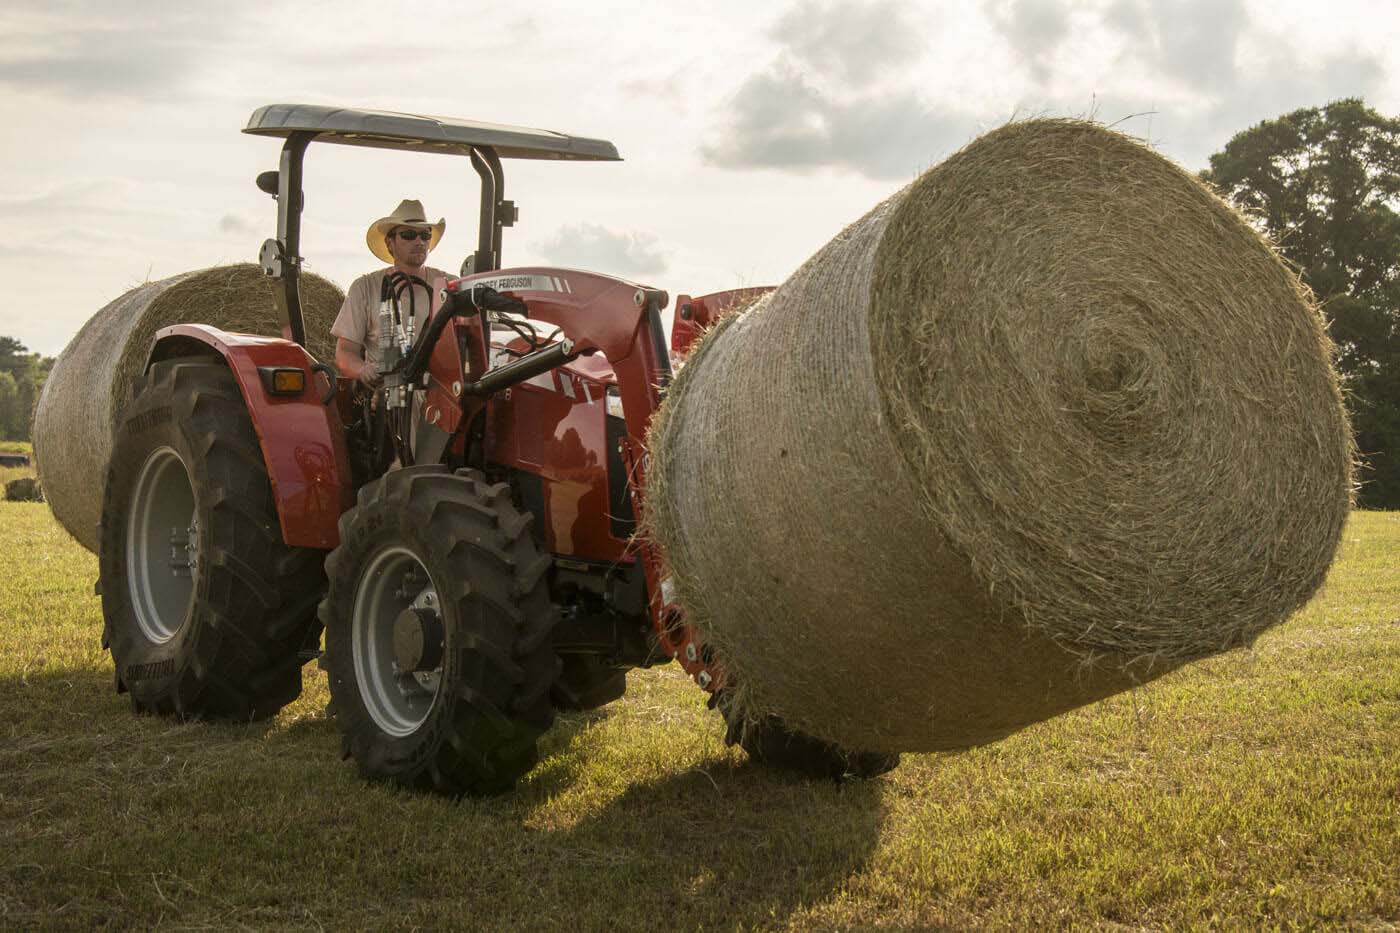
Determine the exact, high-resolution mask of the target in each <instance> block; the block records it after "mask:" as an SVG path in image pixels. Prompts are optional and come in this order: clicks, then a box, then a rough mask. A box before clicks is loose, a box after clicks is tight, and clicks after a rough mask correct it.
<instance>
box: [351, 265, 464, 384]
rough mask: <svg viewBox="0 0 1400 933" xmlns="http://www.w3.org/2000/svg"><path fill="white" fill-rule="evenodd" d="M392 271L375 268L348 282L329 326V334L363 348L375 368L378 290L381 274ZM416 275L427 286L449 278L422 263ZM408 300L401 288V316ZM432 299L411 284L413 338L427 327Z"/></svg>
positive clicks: (377, 352)
mask: <svg viewBox="0 0 1400 933" xmlns="http://www.w3.org/2000/svg"><path fill="white" fill-rule="evenodd" d="M392 271H393V270H392V269H391V268H385V269H379V270H377V271H375V272H371V273H369V274H367V275H362V276H360V277H359V278H358V279H356V280H355V281H353V282H351V283H350V288H349V290H348V291H346V293H345V303H344V304H342V305H341V306H340V313H339V314H337V315H336V316H335V323H334V324H332V325H331V333H332V334H334V335H335V336H337V337H344V338H345V339H346V340H350V341H353V342H355V343H358V344H360V345H361V346H362V347H364V348H365V359H367V360H372V361H373V362H374V365H375V366H376V367H378V366H379V290H380V289H381V288H383V287H384V276H385V275H387V274H388V273H390V272H392ZM418 277H419V278H420V279H422V280H423V281H425V282H427V283H428V284H429V285H432V283H433V282H434V281H436V280H437V279H447V278H452V276H451V275H449V274H448V273H446V272H443V271H442V270H441V269H434V268H432V267H431V266H425V267H424V268H423V273H422V274H421V275H420V276H418ZM409 301H410V299H409V290H408V289H404V290H403V292H402V293H401V294H400V295H399V310H400V312H401V313H402V314H403V315H404V316H405V317H407V315H408V311H409ZM432 301H433V296H432V295H431V294H429V293H428V292H427V291H425V290H424V289H423V287H422V286H421V285H414V286H413V299H412V305H413V333H414V335H415V337H416V335H418V334H421V333H423V328H424V327H425V326H427V323H428V312H429V310H431V303H432Z"/></svg>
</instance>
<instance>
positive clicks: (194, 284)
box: [34, 263, 344, 551]
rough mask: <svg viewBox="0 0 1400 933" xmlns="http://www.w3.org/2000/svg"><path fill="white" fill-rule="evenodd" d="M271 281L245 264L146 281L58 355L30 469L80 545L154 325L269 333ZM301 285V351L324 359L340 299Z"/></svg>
mask: <svg viewBox="0 0 1400 933" xmlns="http://www.w3.org/2000/svg"><path fill="white" fill-rule="evenodd" d="M275 284H276V283H274V282H273V280H271V279H268V278H266V277H264V276H263V274H262V272H261V271H260V270H259V268H258V267H257V266H256V265H254V264H252V263H240V264H238V265H231V266H216V267H214V268H212V269H203V270H200V271H197V272H185V273H182V274H180V275H175V276H171V277H170V278H168V279H162V280H160V281H159V282H147V283H146V284H144V285H140V286H138V287H136V288H133V289H132V290H131V291H129V292H127V293H126V294H124V295H122V296H121V297H120V298H118V299H117V300H115V301H113V302H112V303H111V304H108V305H107V306H106V307H104V308H103V309H102V310H100V311H98V312H97V313H96V314H95V315H93V316H92V318H91V319H90V320H89V321H88V322H87V323H86V324H84V325H83V327H82V329H81V330H79V331H78V333H77V336H75V337H74V338H73V339H72V340H71V341H70V342H69V343H68V346H67V347H65V348H64V350H63V352H62V353H61V354H59V357H58V360H57V361H56V362H55V363H54V367H53V371H52V372H51V373H50V374H49V378H48V380H47V381H46V382H45V383H44V390H43V392H42V393H41V395H40V396H39V404H38V406H37V408H36V410H35V413H34V459H35V466H36V469H37V471H38V473H39V479H40V482H41V483H42V485H43V487H44V492H45V495H46V496H47V497H48V501H49V506H50V508H52V509H53V513H54V516H55V517H56V518H57V519H58V521H59V523H60V524H62V525H63V527H64V528H66V529H67V530H68V533H69V534H71V535H72V536H73V537H74V538H76V539H78V541H79V542H80V543H81V544H82V545H83V546H84V547H86V548H87V549H88V550H90V551H96V550H97V540H98V539H97V522H98V519H99V518H100V512H101V509H102V484H103V481H104V478H105V476H106V473H107V458H108V457H109V456H110V454H111V451H112V439H113V435H114V433H115V431H116V427H117V424H118V418H119V417H120V414H121V412H122V410H123V409H125V407H126V406H127V404H128V403H129V402H130V401H131V398H132V395H133V394H134V392H135V390H136V387H137V386H138V385H139V383H140V381H141V378H142V375H143V372H144V367H145V363H146V357H147V355H148V353H149V352H150V348H151V342H152V340H153V339H154V337H155V334H156V331H158V330H160V329H161V328H163V327H169V326H170V325H172V324H182V323H203V324H212V325H213V326H215V327H218V328H220V329H221V330H225V331H230V332H238V333H250V334H263V335H268V336H278V335H280V334H281V325H280V324H279V323H278V320H277V306H276V304H275V301H274V297H273V288H274V286H275ZM301 284H302V288H301V296H302V313H303V315H304V317H305V319H306V333H307V341H308V344H309V346H308V349H309V350H310V351H311V354H312V355H313V356H315V357H316V358H317V359H320V360H330V359H333V358H334V355H335V342H334V338H332V337H331V333H330V327H331V323H332V322H333V321H334V320H335V315H336V313H337V312H338V311H339V310H340V304H341V301H342V300H343V299H344V295H343V293H342V292H341V291H340V289H338V288H337V287H336V286H335V285H333V284H331V283H330V282H328V281H326V280H325V279H323V278H320V277H319V276H315V275H307V274H303V276H302V281H301Z"/></svg>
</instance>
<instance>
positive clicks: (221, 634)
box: [98, 357, 325, 722]
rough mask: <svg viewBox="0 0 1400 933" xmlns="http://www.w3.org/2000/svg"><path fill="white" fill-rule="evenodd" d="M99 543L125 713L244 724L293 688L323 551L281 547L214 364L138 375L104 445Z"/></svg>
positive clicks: (253, 451) (174, 364) (234, 392)
mask: <svg viewBox="0 0 1400 933" xmlns="http://www.w3.org/2000/svg"><path fill="white" fill-rule="evenodd" d="M99 538H100V541H101V550H100V553H99V557H98V567H99V575H100V576H99V587H100V590H101V593H102V615H103V634H102V645H103V647H104V648H108V649H110V651H111V652H112V661H113V663H114V665H115V668H116V685H117V691H118V692H119V693H120V692H127V693H129V694H130V695H131V702H132V706H133V708H134V709H135V710H136V712H138V713H157V714H167V715H175V716H180V717H184V718H198V719H211V720H220V721H237V722H247V721H251V720H258V719H266V718H267V717H269V716H272V715H273V714H275V713H276V712H277V711H278V710H280V709H281V708H282V707H283V706H285V705H287V704H288V703H290V702H291V701H292V700H294V699H296V698H297V697H298V696H299V695H300V694H301V666H302V664H303V663H304V661H303V659H302V656H301V653H302V652H303V651H308V652H309V650H310V649H312V648H314V647H315V645H316V642H317V640H318V639H319V636H320V623H319V622H318V621H317V619H316V604H317V602H318V601H319V600H320V598H321V593H322V592H323V590H324V587H325V577H324V576H323V574H322V570H321V561H322V557H323V552H321V551H318V550H313V549H309V548H295V547H288V546H287V545H285V544H284V543H283V542H282V532H281V527H280V525H279V523H278V519H277V509H276V505H275V504H274V501H273V498H272V486H271V483H270V482H269V480H268V475H267V468H266V466H265V465H264V463H263V456H262V451H261V449H260V447H259V445H258V436H257V433H256V432H255V431H254V429H253V424H252V421H251V420H250V419H249V417H248V410H247V406H246V404H245V403H244V400H243V394H242V392H241V391H240V390H239V388H238V384H237V383H236V382H235V381H234V377H233V374H232V373H231V372H229V370H228V368H227V367H226V366H225V365H224V363H223V361H222V360H217V359H213V358H210V357H192V358H182V359H174V360H167V361H163V362H159V363H156V364H154V365H153V366H152V367H151V370H150V373H149V374H148V376H147V379H146V384H145V386H144V388H142V389H141V390H140V391H139V392H138V393H137V395H136V398H135V399H134V400H133V401H132V403H131V405H130V406H129V407H128V408H127V410H126V412H125V413H124V416H123V420H122V424H121V427H120V428H119V429H118V431H117V436H116V439H115V441H114V443H113V447H112V459H111V464H110V466H109V467H108V472H107V483H106V487H105V489H104V491H103V502H102V525H101V528H100V529H99Z"/></svg>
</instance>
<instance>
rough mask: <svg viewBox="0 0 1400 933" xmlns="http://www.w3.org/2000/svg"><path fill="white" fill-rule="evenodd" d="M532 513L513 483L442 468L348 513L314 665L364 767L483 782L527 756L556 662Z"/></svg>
mask: <svg viewBox="0 0 1400 933" xmlns="http://www.w3.org/2000/svg"><path fill="white" fill-rule="evenodd" d="M532 523H533V519H532V517H531V516H530V515H529V514H528V513H521V512H520V511H518V510H517V509H516V508H515V506H514V505H513V504H512V502H511V494H510V488H509V486H507V485H505V484H498V485H492V484H490V483H488V482H486V480H485V479H484V478H483V477H482V476H481V474H479V473H477V472H475V471H471V470H460V471H458V472H456V473H452V472H449V471H448V470H447V468H446V467H442V466H436V465H434V466H417V467H409V468H407V469H402V470H394V471H392V472H390V473H388V474H386V475H384V476H382V477H380V478H379V479H376V480H374V481H372V482H370V483H368V484H367V485H365V486H364V487H363V488H362V489H361V490H360V492H359V497H358V503H357V504H356V506H355V507H354V508H353V509H351V510H350V511H349V512H347V513H345V515H343V516H342V517H341V521H340V547H338V548H337V549H336V550H335V551H333V552H332V553H331V556H330V557H329V558H328V559H327V561H326V567H327V574H328V575H329V578H330V586H329V589H328V591H327V594H326V598H325V600H324V601H323V602H322V604H321V619H322V621H323V622H324V623H325V626H326V653H325V657H324V659H323V661H322V666H323V667H325V669H326V671H327V672H328V673H329V675H330V689H331V702H332V704H333V706H334V708H335V710H336V716H337V723H338V725H339V727H340V731H341V735H342V751H343V753H344V756H345V757H347V758H354V759H355V762H356V763H357V764H358V765H359V769H360V773H361V774H362V775H363V776H364V777H366V778H368V779H371V780H377V781H389V782H393V783H396V784H399V785H402V786H404V787H408V788H412V789H416V790H431V791H436V792H438V793H444V794H449V795H461V794H471V795H486V794H493V793H501V792H504V791H507V790H509V789H510V788H512V787H513V786H514V785H515V782H516V781H517V780H518V779H519V778H520V777H521V776H523V775H524V774H525V773H526V772H528V771H529V770H530V769H531V768H533V767H534V765H535V762H536V760H537V751H536V741H537V739H538V738H539V736H540V735H541V734H542V733H543V732H544V731H545V730H547V729H548V728H549V727H550V725H552V723H553V721H554V710H553V707H552V706H551V705H550V688H551V687H552V686H553V684H554V681H555V678H556V677H557V676H558V674H559V659H558V657H557V656H556V655H555V653H554V648H553V643H552V641H551V637H552V635H553V629H554V625H555V622H556V621H557V618H558V614H557V611H556V610H555V608H554V606H553V604H552V603H551V602H550V600H549V594H548V591H547V589H546V581H545V575H546V571H547V570H548V569H549V567H550V558H549V557H548V555H544V554H541V553H540V551H539V549H538V547H537V546H536V543H535V540H534V538H533V537H532V534H531V526H532Z"/></svg>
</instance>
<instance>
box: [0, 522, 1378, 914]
mask: <svg viewBox="0 0 1400 933" xmlns="http://www.w3.org/2000/svg"><path fill="white" fill-rule="evenodd" d="M0 538H2V539H3V540H4V542H5V544H4V547H3V548H0V580H2V581H3V583H0V709H3V715H2V716H0V840H3V843H2V844H0V927H29V926H34V925H42V926H56V927H74V928H77V927H82V928H86V927H90V926H94V925H104V924H106V925H116V926H122V927H151V926H162V925H166V926H177V927H218V928H228V927H236V926H251V927H277V928H305V929H313V928H314V929H320V928H327V929H337V928H347V927H348V928H391V927H392V928H409V927H414V926H426V927H465V928H491V929H494V928H501V927H505V928H512V927H514V928H522V929H540V928H544V929H568V930H627V929H662V928H671V927H681V928H706V929H730V928H734V927H742V928H765V929H766V928H780V929H781V928H792V929H810V928H838V929H849V928H870V927H882V926H883V927H893V928H900V929H903V928H910V927H916V928H926V927H937V926H947V927H955V928H962V927H969V926H990V927H1013V928H1024V927H1029V926H1035V927H1040V926H1050V925H1055V926H1064V925H1077V926H1079V925H1082V926H1098V927H1110V926H1117V925H1128V926H1132V927H1142V926H1147V927H1176V926H1223V927H1231V928H1236V927H1241V926H1245V927H1274V926H1286V927H1293V926H1304V927H1315V926H1320V925H1333V924H1344V925H1355V926H1382V925H1388V924H1396V923H1397V922H1400V744H1397V738H1398V737H1400V574H1398V573H1397V568H1400V513H1359V514H1357V515H1356V516H1354V517H1353V519H1352V522H1351V524H1350V526H1349V527H1348V531H1347V535H1346V542H1345V545H1344V549H1343V553H1342V557H1341V559H1340V561H1339V563H1338V564H1337V566H1336V568H1335V569H1334V572H1333V574H1332V577H1331V579H1330V581H1329V583H1328V585H1327V587H1326V589H1325V590H1324V592H1323V593H1322V594H1321V596H1319V598H1318V599H1317V600H1316V601H1315V602H1314V603H1313V604H1312V605H1311V606H1310V607H1309V608H1308V609H1307V610H1306V611H1304V612H1303V613H1301V614H1300V615H1299V616H1298V617H1297V618H1295V619H1293V620H1292V621H1290V622H1289V623H1287V624H1286V625H1284V626H1281V627H1280V628H1278V629H1275V630H1274V631H1272V632H1270V633H1269V634H1267V635H1266V636H1264V637H1263V638H1261V639H1260V641H1259V643H1258V644H1257V646H1256V647H1255V649H1254V650H1252V651H1250V652H1236V653H1233V654H1230V655H1227V656H1225V657H1222V658H1218V659H1215V660H1212V661H1209V662H1205V663H1202V664H1197V665H1195V666H1192V667H1190V668H1188V669H1186V670H1184V671H1181V672H1178V673H1177V674H1174V675H1172V676H1171V677H1169V678H1166V679H1164V680H1162V681H1160V682H1158V683H1157V684H1154V685H1153V686H1151V687H1149V688H1147V689H1145V690H1142V691H1138V692H1136V693H1133V694H1129V695H1123V696H1120V697H1116V698H1113V699H1111V700H1109V701H1106V702H1104V703H1100V704H1098V705H1096V706H1093V707H1090V708H1088V709H1084V710H1080V711H1077V712H1075V713H1072V714H1070V715H1067V716H1063V717H1061V718H1059V719H1057V720H1055V721H1053V722H1049V723H1045V724H1042V725H1040V726H1037V727H1034V728H1031V729H1028V730H1026V731H1025V732H1023V733H1020V734H1019V735H1016V736H1013V737H1012V738H1010V739H1008V740H1006V741H1004V742H1001V743H999V744H997V745H994V746H990V747H987V748H982V749H977V750H974V751H970V752H965V753H961V754H950V755H918V756H906V757H905V763H904V764H903V766H902V767H900V768H899V769H898V770H897V771H895V772H893V773H892V774H890V775H888V776H886V777H884V778H881V779H878V780H874V781H870V782H865V783H848V784H841V785H837V784H827V783H805V782H802V781H798V780H792V779H788V778H784V777H781V776H775V775H773V774H771V773H769V772H766V771H764V770H762V769H759V768H756V767H753V766H751V765H750V764H748V763H747V762H746V761H745V759H744V756H743V754H742V753H740V752H737V751H734V750H731V749H726V748H725V747H724V744H723V742H722V732H721V728H720V724H719V722H718V720H717V717H716V716H715V714H713V713H710V712H708V711H707V710H706V709H705V708H704V698H703V696H702V695H701V693H700V692H699V690H698V689H696V688H695V687H693V686H692V685H690V684H689V683H688V682H687V681H686V680H685V678H684V677H683V676H681V674H680V673H679V672H678V671H677V670H676V669H675V668H674V667H667V668H658V669H655V670H652V671H642V672H636V673H634V674H633V675H631V677H630V680H629V693H628V696H627V697H626V698H625V699H624V700H622V701H619V702H618V703H615V704H612V705H611V706H609V707H607V708H605V709H604V710H601V711H598V712H597V713H594V714H589V715H575V716H570V717H567V718H565V719H564V720H563V721H562V722H561V724H560V725H559V726H558V727H557V728H556V729H555V730H554V731H553V732H552V733H550V734H549V735H548V736H547V738H546V741H545V743H544V750H543V751H544V759H543V761H542V763H541V765H540V766H539V768H537V769H536V770H535V771H534V772H533V773H532V774H531V775H530V776H529V777H528V778H527V779H526V780H525V781H524V782H523V783H522V784H521V786H520V788H519V789H518V791H517V792H516V793H514V794H512V795H508V796H505V797H501V798H495V799H491V800H485V801H475V800H468V801H463V802H454V801H450V800H444V799H438V798H433V797H428V796H420V795H412V794H407V793H403V792H399V791H396V790H393V789H390V788H387V787H383V786H371V785H368V784H365V783H363V782H361V781H360V780H359V779H358V777H356V775H355V772H354V768H353V766H352V765H351V764H350V763H348V762H342V761H341V760H340V758H339V754H338V752H339V741H338V738H337V735H336V731H335V727H334V724H333V722H332V721H329V720H328V719H327V717H326V714H325V703H326V698H327V693H326V683H325V678H324V676H323V675H322V674H321V673H320V672H319V671H316V670H315V669H314V667H312V668H308V671H307V674H308V676H307V687H306V691H305V693H304V695H303V697H302V698H301V699H300V700H299V701H298V702H297V703H295V704H294V705H292V706H291V707H289V708H288V709H287V710H285V711H284V712H283V714H282V715H281V716H279V717H278V719H277V720H276V721H275V722H273V723H271V724H264V725H261V726H245V727H229V726H206V725H197V724H179V723H175V722H170V721H166V720H159V719H152V718H136V717H133V716H132V715H131V714H130V708H129V705H128V703H127V702H126V699H125V698H124V697H119V696H117V695H116V694H115V693H114V692H113V690H112V669H111V662H110V659H109V658H108V657H107V656H106V654H105V653H104V652H103V651H102V650H101V648H100V646H99V637H100V632H101V618H100V612H99V606H98V601H97V600H96V599H95V598H94V597H93V596H92V584H93V580H94V578H95V577H96V574H97V569H96V561H95V559H94V558H93V557H92V556H91V555H89V554H87V553H86V552H85V551H83V550H81V549H80V548H79V547H78V546H77V545H76V544H74V543H73V542H72V541H71V540H69V539H68V538H67V537H66V536H65V535H64V534H63V532H61V531H60V530H59V529H58V528H57V526H56V525H55V524H54V522H53V521H52V519H51V518H50V517H49V513H48V512H47V510H46V508H45V506H43V505H30V504H21V503H0Z"/></svg>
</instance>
